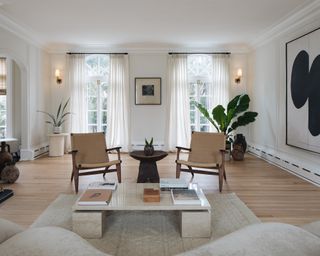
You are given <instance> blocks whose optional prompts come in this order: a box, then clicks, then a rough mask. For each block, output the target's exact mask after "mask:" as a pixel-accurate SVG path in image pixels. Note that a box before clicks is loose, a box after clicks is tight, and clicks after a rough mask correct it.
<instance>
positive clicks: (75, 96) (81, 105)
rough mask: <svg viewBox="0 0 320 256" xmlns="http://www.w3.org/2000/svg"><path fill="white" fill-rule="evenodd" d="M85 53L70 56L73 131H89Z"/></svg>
mask: <svg viewBox="0 0 320 256" xmlns="http://www.w3.org/2000/svg"><path fill="white" fill-rule="evenodd" d="M85 57H86V55H85V54H71V55H69V56H68V67H69V87H70V109H71V112H72V115H71V129H70V130H71V132H87V131H88V115H87V112H88V107H87V83H86V66H85V65H86V64H85Z"/></svg>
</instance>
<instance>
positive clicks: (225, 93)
mask: <svg viewBox="0 0 320 256" xmlns="http://www.w3.org/2000/svg"><path fill="white" fill-rule="evenodd" d="M229 61H230V56H229V54H213V55H212V67H213V72H212V75H213V77H212V90H213V92H212V93H213V98H212V106H213V107H214V106H217V105H219V104H221V105H222V106H224V107H225V108H226V107H227V105H228V102H229V97H230V96H229V87H230V71H229V70H230V69H229V65H230V64H229Z"/></svg>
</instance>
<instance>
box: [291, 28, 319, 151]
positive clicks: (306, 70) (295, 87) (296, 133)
mask: <svg viewBox="0 0 320 256" xmlns="http://www.w3.org/2000/svg"><path fill="white" fill-rule="evenodd" d="M286 75H287V78H286V81H287V88H286V144H287V145H289V146H293V147H297V148H301V149H305V150H308V151H312V152H315V153H320V28H318V29H316V30H313V31H311V32H309V33H307V34H305V35H303V36H300V37H298V38H296V39H294V40H292V41H290V42H288V43H286Z"/></svg>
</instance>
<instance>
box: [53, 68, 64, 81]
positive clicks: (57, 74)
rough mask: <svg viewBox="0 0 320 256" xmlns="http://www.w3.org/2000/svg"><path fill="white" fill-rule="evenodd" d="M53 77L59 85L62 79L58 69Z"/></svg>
mask: <svg viewBox="0 0 320 256" xmlns="http://www.w3.org/2000/svg"><path fill="white" fill-rule="evenodd" d="M54 75H55V77H56V81H57V83H58V84H61V83H62V78H61V72H60V69H58V68H57V69H56V70H55V72H54Z"/></svg>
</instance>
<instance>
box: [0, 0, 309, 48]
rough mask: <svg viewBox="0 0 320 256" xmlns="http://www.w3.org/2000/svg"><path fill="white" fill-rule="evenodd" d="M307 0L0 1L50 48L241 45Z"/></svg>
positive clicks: (1, 6)
mask: <svg viewBox="0 0 320 256" xmlns="http://www.w3.org/2000/svg"><path fill="white" fill-rule="evenodd" d="M311 2H313V0H54V1H52V0H0V10H1V14H4V15H5V16H6V17H9V18H10V19H11V20H12V21H14V22H15V23H17V24H18V25H20V26H21V27H23V28H24V29H25V30H27V31H29V33H30V35H31V36H32V37H33V38H34V39H36V40H38V41H40V42H41V43H42V44H44V45H45V46H46V47H48V48H51V49H56V48H61V49H62V48H63V49H75V48H81V47H82V48H83V47H86V48H90V47H92V48H94V47H110V48H118V49H131V48H170V49H179V48H180V49H183V48H184V49H187V48H199V49H201V48H203V49H204V48H221V49H228V48H229V46H234V45H239V46H241V45H246V44H248V43H250V42H252V41H253V40H255V38H256V37H257V36H259V35H261V34H262V33H264V32H265V31H266V30H267V29H269V28H270V27H272V26H274V25H276V24H278V23H279V22H281V21H282V20H284V19H285V18H287V17H288V16H289V15H292V14H293V13H295V12H297V11H298V10H299V9H301V8H302V7H304V6H305V5H307V4H310V3H311Z"/></svg>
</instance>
